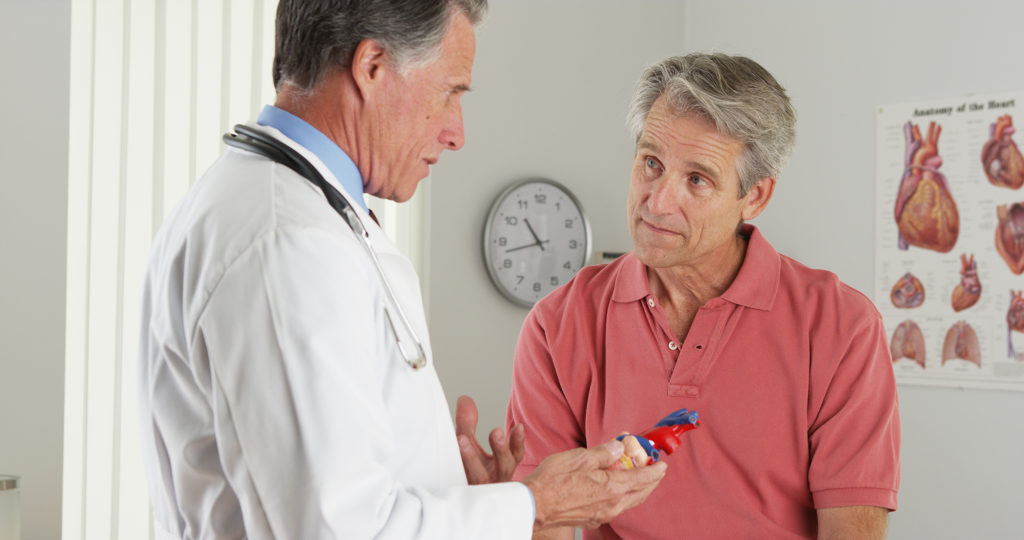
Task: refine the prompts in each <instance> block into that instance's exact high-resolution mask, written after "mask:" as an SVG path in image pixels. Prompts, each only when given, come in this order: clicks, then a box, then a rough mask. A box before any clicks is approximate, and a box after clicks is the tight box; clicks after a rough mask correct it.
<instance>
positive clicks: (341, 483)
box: [139, 126, 533, 540]
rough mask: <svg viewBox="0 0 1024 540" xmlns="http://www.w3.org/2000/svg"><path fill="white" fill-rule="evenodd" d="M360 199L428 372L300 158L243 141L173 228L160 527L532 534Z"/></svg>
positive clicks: (145, 420)
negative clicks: (464, 421) (407, 346)
mask: <svg viewBox="0 0 1024 540" xmlns="http://www.w3.org/2000/svg"><path fill="white" fill-rule="evenodd" d="M254 127H257V126H254ZM260 129H263V130H264V131H267V132H269V133H271V134H273V135H274V136H276V137H277V138H278V139H279V140H282V141H284V142H286V144H289V145H290V146H292V147H293V148H296V149H297V150H299V151H300V152H302V154H303V155H305V156H306V158H307V159H309V160H310V162H312V163H313V164H315V165H316V166H317V168H318V169H319V170H320V171H321V173H322V174H323V175H324V176H325V177H326V178H328V179H329V180H330V181H331V182H332V183H333V182H334V179H333V177H332V176H331V174H330V171H329V170H328V169H327V168H326V167H324V166H323V163H322V162H321V161H320V160H318V159H317V158H316V157H315V156H314V155H313V154H312V153H310V152H308V151H306V150H305V149H304V148H302V147H300V146H298V144H296V143H295V142H294V141H291V140H289V139H287V138H286V137H284V135H282V134H281V133H280V132H278V131H277V130H274V129H271V128H262V127H261V128H260ZM335 185H337V184H335ZM345 196H346V197H347V196H348V195H347V194H345ZM349 200H350V201H351V198H350V199H349ZM353 207H355V208H356V209H357V214H358V215H359V217H360V219H361V220H362V221H363V225H364V226H365V227H366V229H367V230H368V231H369V233H370V241H371V243H372V245H373V246H374V248H375V249H376V250H377V254H378V257H379V259H380V261H381V264H382V265H383V267H384V269H385V272H386V274H387V275H388V278H389V280H390V282H391V284H392V287H393V288H394V289H395V294H396V295H397V297H398V299H399V302H400V303H401V304H402V306H403V309H404V310H405V312H406V313H407V314H408V316H409V318H410V319H411V322H412V325H413V327H414V328H415V330H416V332H417V334H418V335H419V337H420V339H422V340H423V341H424V346H425V348H426V351H427V355H428V359H429V361H428V364H427V366H426V367H425V368H423V369H420V370H418V371H414V370H413V369H412V368H410V367H409V366H408V365H407V364H406V363H405V361H404V360H403V359H402V357H401V355H400V353H399V351H398V348H397V345H396V341H395V338H394V335H393V333H392V331H391V330H390V328H389V327H388V325H387V322H386V320H385V315H384V305H385V300H384V295H383V292H382V291H383V286H382V284H381V281H380V279H379V277H378V275H377V273H376V272H375V271H374V269H373V266H372V263H371V262H370V260H369V258H368V256H367V255H366V253H365V252H364V251H363V248H362V247H361V246H360V245H359V244H358V242H357V240H356V238H355V236H354V233H353V232H352V230H351V229H350V228H349V227H348V225H347V224H346V223H345V222H344V221H343V220H342V219H341V218H340V217H339V216H338V214H337V213H336V212H335V211H334V210H333V209H332V208H331V207H330V206H329V205H328V203H327V202H326V199H325V198H324V196H323V194H322V193H321V192H320V190H319V189H317V188H316V187H315V186H313V184H311V183H310V182H309V181H307V180H306V179H304V178H302V177H301V176H299V175H298V174H296V173H294V172H293V171H291V170H290V169H288V168H286V167H285V166H283V165H278V164H275V163H273V162H271V161H269V160H267V159H264V158H262V157H259V156H256V155H255V154H251V153H247V152H243V151H239V150H234V149H229V150H227V151H226V152H225V154H224V155H223V156H221V158H220V159H219V160H218V161H217V162H216V163H215V164H214V165H213V166H212V167H211V168H210V169H209V171H207V173H206V174H205V175H204V176H203V177H202V178H201V179H200V180H199V181H198V182H197V183H196V185H195V186H194V187H193V188H192V190H191V191H190V192H189V194H188V195H187V197H186V198H185V200H184V201H183V202H182V203H181V205H180V206H179V207H178V208H177V209H176V210H175V211H174V213H173V214H172V215H171V216H170V217H169V218H168V220H167V222H166V223H165V224H164V226H163V228H162V229H161V231H160V233H159V234H158V235H157V237H156V239H155V242H154V247H153V251H152V253H151V256H150V263H149V270H148V273H147V276H146V285H145V291H144V298H143V306H142V335H141V340H140V357H139V367H140V370H139V376H140V416H141V423H142V443H143V452H144V460H145V461H144V462H145V465H146V469H147V474H148V478H149V484H150V495H151V498H152V505H153V512H154V517H155V529H156V534H157V537H158V538H241V537H248V538H253V539H264V538H267V539H269V538H278V539H296V540H313V539H320V538H437V539H451V538H528V537H529V536H530V534H531V530H532V525H533V507H532V501H531V496H530V494H529V491H528V490H527V488H526V487H525V486H523V485H522V484H519V483H503V484H493V485H488V486H467V485H466V476H465V473H464V471H463V468H462V462H461V459H460V457H459V452H458V446H457V442H456V438H455V432H454V429H453V426H452V421H451V417H450V415H449V409H448V405H447V402H446V400H445V397H444V394H443V392H442V390H441V385H440V382H439V381H438V378H437V374H436V372H435V371H434V365H433V358H432V357H431V356H430V344H429V341H428V340H427V326H426V321H425V317H424V314H423V306H422V303H421V300H420V291H419V286H418V281H417V278H416V273H415V271H414V270H413V267H412V265H411V264H410V262H409V261H408V259H406V258H405V257H404V256H403V255H402V254H401V253H400V252H399V251H398V250H397V249H396V248H395V246H394V245H393V244H392V243H391V241H390V240H389V239H388V238H387V237H386V236H385V235H384V233H383V231H382V230H381V229H380V228H379V227H378V226H377V225H376V224H375V223H374V222H373V221H372V220H371V219H370V218H369V216H368V215H367V214H366V213H365V212H363V211H362V209H361V208H359V207H358V205H356V204H353Z"/></svg>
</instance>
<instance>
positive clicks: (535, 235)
mask: <svg viewBox="0 0 1024 540" xmlns="http://www.w3.org/2000/svg"><path fill="white" fill-rule="evenodd" d="M523 223H525V224H526V228H527V229H530V234H532V235H533V239H534V240H535V241H536V242H537V245H538V246H540V249H541V251H544V242H541V241H540V238H539V237H538V236H537V233H535V232H533V227H532V226H530V220H528V219H526V218H523ZM545 242H546V240H545Z"/></svg>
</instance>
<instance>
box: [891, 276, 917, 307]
mask: <svg viewBox="0 0 1024 540" xmlns="http://www.w3.org/2000/svg"><path fill="white" fill-rule="evenodd" d="M889 298H890V299H891V300H892V305H894V306H896V307H898V308H904V309H906V308H916V307H917V306H920V305H921V304H923V303H924V285H922V284H921V280H919V279H917V277H915V276H914V274H911V273H910V272H907V273H906V274H903V277H901V278H900V279H899V280H898V281H897V282H896V284H895V285H893V286H892V292H890V293H889Z"/></svg>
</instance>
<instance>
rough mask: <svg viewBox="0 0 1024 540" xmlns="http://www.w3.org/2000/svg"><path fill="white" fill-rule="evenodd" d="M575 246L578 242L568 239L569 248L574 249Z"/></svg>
mask: <svg viewBox="0 0 1024 540" xmlns="http://www.w3.org/2000/svg"><path fill="white" fill-rule="evenodd" d="M576 246H579V243H578V242H576V241H575V240H569V249H576Z"/></svg>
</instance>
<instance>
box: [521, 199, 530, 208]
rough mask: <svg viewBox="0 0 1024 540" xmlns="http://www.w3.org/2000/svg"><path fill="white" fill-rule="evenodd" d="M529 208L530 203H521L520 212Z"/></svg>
mask: <svg viewBox="0 0 1024 540" xmlns="http://www.w3.org/2000/svg"><path fill="white" fill-rule="evenodd" d="M529 206H530V203H529V202H527V201H519V209H520V210H526V208H527V207H529Z"/></svg>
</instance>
